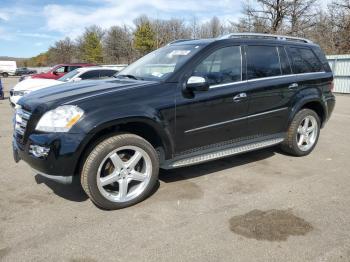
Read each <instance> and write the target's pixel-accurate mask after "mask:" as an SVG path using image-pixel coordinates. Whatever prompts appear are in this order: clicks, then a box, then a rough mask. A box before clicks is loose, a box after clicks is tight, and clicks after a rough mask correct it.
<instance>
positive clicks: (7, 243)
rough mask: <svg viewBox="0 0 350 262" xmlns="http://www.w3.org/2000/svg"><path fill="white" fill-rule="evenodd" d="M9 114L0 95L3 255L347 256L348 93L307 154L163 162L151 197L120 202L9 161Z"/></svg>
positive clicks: (96, 258) (12, 80) (63, 257)
mask: <svg viewBox="0 0 350 262" xmlns="http://www.w3.org/2000/svg"><path fill="white" fill-rule="evenodd" d="M16 81H17V79H15V78H8V79H3V84H4V85H5V89H6V90H8V89H9V88H10V87H12V86H13V85H14V83H15V82H16ZM5 95H8V94H7V93H5ZM12 113H13V112H12V109H11V107H10V106H9V103H8V101H7V100H3V101H0V148H1V154H0V261H350V223H349V219H350V190H349V188H350V161H349V155H350V136H349V134H350V96H340V95H339V96H337V105H336V109H335V112H334V114H333V117H332V118H331V120H330V122H329V123H328V124H327V125H326V127H325V128H324V129H323V130H322V132H321V137H320V141H319V144H318V146H317V147H316V149H315V151H314V152H313V153H312V154H311V155H309V156H307V157H303V158H296V157H290V156H287V155H284V154H282V153H281V152H280V151H279V150H278V149H277V148H271V149H264V150H260V151H257V152H251V153H247V154H244V155H240V156H236V157H231V158H226V159H222V160H218V161H214V162H210V163H207V164H202V165H199V166H193V167H189V168H182V169H178V170H172V171H162V172H161V175H160V186H159V188H158V190H157V191H156V192H155V193H154V194H153V196H151V197H150V198H149V199H147V200H146V201H144V202H142V203H140V204H138V205H136V206H133V207H131V208H127V209H123V210H118V211H103V210H101V209H98V208H97V207H95V206H94V205H93V204H92V203H91V202H90V201H89V200H88V199H87V196H86V195H85V194H84V192H83V191H82V189H81V188H80V187H79V185H74V186H63V185H59V184H55V183H53V182H50V181H48V180H46V179H44V178H41V177H39V176H34V175H33V173H32V172H31V169H30V168H29V166H28V165H27V164H25V163H24V162H23V161H21V162H20V163H18V164H15V163H14V161H13V159H12V151H11V134H12V126H11V119H12Z"/></svg>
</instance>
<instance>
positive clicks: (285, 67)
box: [278, 47, 292, 75]
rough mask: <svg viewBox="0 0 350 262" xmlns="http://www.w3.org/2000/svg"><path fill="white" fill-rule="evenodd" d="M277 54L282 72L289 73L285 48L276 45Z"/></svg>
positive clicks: (290, 70)
mask: <svg viewBox="0 0 350 262" xmlns="http://www.w3.org/2000/svg"><path fill="white" fill-rule="evenodd" d="M278 54H279V56H280V62H281V70H282V74H283V75H290V74H291V73H292V68H291V66H290V63H289V60H288V56H287V53H286V50H285V49H284V48H283V47H278Z"/></svg>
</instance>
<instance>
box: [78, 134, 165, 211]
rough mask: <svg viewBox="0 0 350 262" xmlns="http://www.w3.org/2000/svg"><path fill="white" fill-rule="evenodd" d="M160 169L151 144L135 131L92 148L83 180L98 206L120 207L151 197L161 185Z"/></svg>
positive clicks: (117, 136)
mask: <svg viewBox="0 0 350 262" xmlns="http://www.w3.org/2000/svg"><path fill="white" fill-rule="evenodd" d="M158 171H159V160H158V156H157V153H156V151H155V149H154V148H153V146H152V145H151V144H150V143H148V142H147V141H146V140H145V139H143V138H141V137H139V136H136V135H133V134H119V135H116V136H113V137H110V138H107V139H105V140H104V141H102V142H101V143H99V144H98V145H97V146H96V147H95V148H94V149H93V150H92V151H91V153H90V154H89V156H88V157H87V159H86V161H85V163H84V166H83V169H82V174H81V183H82V186H83V188H84V190H85V192H86V193H87V194H88V196H89V197H90V199H91V200H92V201H93V202H94V203H95V204H96V205H97V206H99V207H101V208H104V209H120V208H124V207H128V206H131V205H134V204H136V203H138V202H140V201H142V200H144V199H145V198H146V197H148V196H149V195H150V194H151V193H152V190H153V189H154V187H155V186H156V184H157V181H158Z"/></svg>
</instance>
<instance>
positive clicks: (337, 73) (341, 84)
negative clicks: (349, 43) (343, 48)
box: [327, 55, 350, 94]
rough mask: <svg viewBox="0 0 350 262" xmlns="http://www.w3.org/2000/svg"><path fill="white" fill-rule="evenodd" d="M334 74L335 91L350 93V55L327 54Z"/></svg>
mask: <svg viewBox="0 0 350 262" xmlns="http://www.w3.org/2000/svg"><path fill="white" fill-rule="evenodd" d="M327 59H328V62H329V65H330V66H331V68H332V71H333V74H334V92H337V93H347V94H349V93H350V55H330V56H327Z"/></svg>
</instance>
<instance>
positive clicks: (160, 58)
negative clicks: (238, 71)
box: [116, 45, 201, 80]
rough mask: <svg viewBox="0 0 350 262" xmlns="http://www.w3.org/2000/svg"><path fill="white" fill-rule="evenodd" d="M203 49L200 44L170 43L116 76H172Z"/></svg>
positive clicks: (135, 77)
mask: <svg viewBox="0 0 350 262" xmlns="http://www.w3.org/2000/svg"><path fill="white" fill-rule="evenodd" d="M200 49H201V46H198V45H170V46H166V47H163V48H160V49H158V50H156V51H154V52H152V53H150V54H148V55H146V56H144V57H142V58H141V59H139V60H137V61H136V62H135V63H133V64H131V65H130V66H128V67H127V68H125V69H124V70H122V71H121V72H120V73H119V74H117V75H116V77H118V78H119V77H128V78H133V79H139V80H162V79H164V78H165V77H168V76H170V75H171V74H172V73H173V72H175V71H176V70H177V69H178V68H179V67H181V66H182V65H183V64H184V63H185V62H186V61H188V60H189V59H190V58H191V57H192V56H193V55H194V54H196V53H197V52H198V51H199V50H200Z"/></svg>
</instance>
